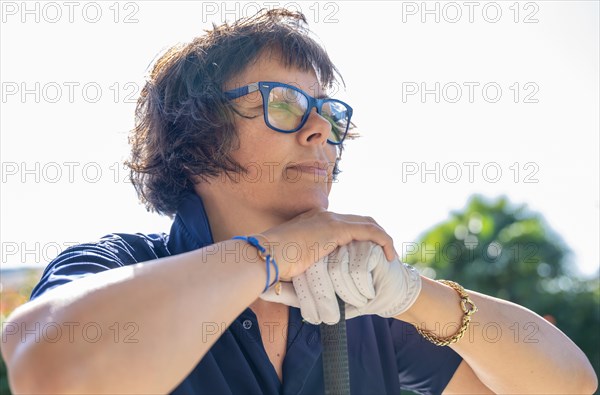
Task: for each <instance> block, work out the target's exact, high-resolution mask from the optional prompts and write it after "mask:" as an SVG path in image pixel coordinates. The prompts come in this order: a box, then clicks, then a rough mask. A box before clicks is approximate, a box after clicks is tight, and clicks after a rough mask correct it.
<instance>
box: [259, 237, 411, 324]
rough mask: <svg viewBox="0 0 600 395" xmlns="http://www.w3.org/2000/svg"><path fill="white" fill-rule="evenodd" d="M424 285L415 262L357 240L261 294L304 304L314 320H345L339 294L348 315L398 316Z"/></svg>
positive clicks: (308, 318)
mask: <svg viewBox="0 0 600 395" xmlns="http://www.w3.org/2000/svg"><path fill="white" fill-rule="evenodd" d="M420 291H421V277H420V275H419V273H418V272H417V271H416V270H415V269H414V268H413V267H412V266H410V265H407V264H405V263H402V262H400V261H399V260H398V259H394V260H393V261H392V262H388V261H387V259H386V257H385V254H384V253H383V249H382V248H381V246H379V245H377V244H375V243H372V242H370V241H353V242H351V243H350V244H347V245H345V246H341V247H339V248H338V249H337V250H335V251H334V252H333V253H331V254H330V255H329V256H326V257H325V258H323V259H321V260H320V261H318V262H316V263H315V264H314V265H313V266H311V267H310V268H308V269H307V270H306V271H305V272H304V273H302V274H300V275H298V276H296V277H293V278H292V283H282V288H281V293H280V295H277V294H276V293H275V291H274V290H273V288H270V289H269V290H268V291H267V292H265V293H263V294H262V295H261V296H260V297H261V299H264V300H267V301H270V302H276V303H283V304H286V305H289V306H294V307H299V308H300V310H301V313H302V317H303V318H304V319H305V320H306V321H308V322H310V323H311V324H315V325H317V324H320V323H322V322H324V323H326V324H330V325H333V324H335V323H337V322H339V320H340V311H339V307H338V303H337V299H336V294H337V295H339V297H340V298H341V299H342V300H343V301H344V302H345V303H346V311H345V313H346V314H345V315H346V319H351V318H354V317H357V316H360V315H365V314H377V315H379V316H382V317H386V318H387V317H394V316H396V315H399V314H401V313H403V312H404V311H406V310H408V309H409V308H410V307H411V306H412V305H413V303H414V302H415V300H416V299H417V297H418V296H419V292H420Z"/></svg>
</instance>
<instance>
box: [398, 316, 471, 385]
mask: <svg viewBox="0 0 600 395" xmlns="http://www.w3.org/2000/svg"><path fill="white" fill-rule="evenodd" d="M390 329H391V332H392V338H393V342H394V348H395V351H396V363H397V364H398V376H399V379H400V386H401V388H403V389H407V390H410V391H414V392H418V393H420V394H426V395H429V394H441V393H442V391H443V390H444V388H446V386H447V385H448V383H449V382H450V379H452V376H453V375H454V372H455V371H456V369H457V368H458V365H460V363H461V361H462V357H461V356H460V355H459V354H458V353H456V352H455V351H454V350H453V349H451V348H450V347H441V346H436V345H435V344H433V343H431V342H429V341H428V340H426V339H425V338H423V337H422V336H421V335H420V334H419V333H418V332H417V330H416V329H415V327H414V326H413V325H411V324H408V323H406V322H403V321H400V320H396V319H391V322H390Z"/></svg>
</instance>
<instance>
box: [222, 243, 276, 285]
mask: <svg viewBox="0 0 600 395" xmlns="http://www.w3.org/2000/svg"><path fill="white" fill-rule="evenodd" d="M231 239H232V240H244V241H245V242H247V243H248V244H250V245H251V246H253V247H255V248H256V249H257V250H258V255H259V256H260V258H261V259H262V260H263V261H265V263H266V266H267V283H266V285H265V289H264V290H263V292H266V291H267V290H268V289H269V287H271V286H272V285H273V284H277V283H278V281H279V267H278V265H277V262H275V259H274V258H273V257H272V256H271V254H269V253H267V250H266V249H265V247H263V246H261V245H260V242H259V241H258V239H256V237H253V236H248V237H246V236H234V237H232V238H231ZM271 263H273V266H275V281H273V283H271V282H270V281H269V280H270V279H271ZM277 293H278V294H279V292H277Z"/></svg>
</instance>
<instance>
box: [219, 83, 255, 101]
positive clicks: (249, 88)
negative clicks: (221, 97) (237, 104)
mask: <svg viewBox="0 0 600 395" xmlns="http://www.w3.org/2000/svg"><path fill="white" fill-rule="evenodd" d="M257 90H258V82H253V83H251V84H248V85H246V86H241V87H239V88H235V89H232V90H229V91H227V92H225V97H227V99H228V100H234V99H237V98H238V97H242V96H244V95H247V94H250V93H252V92H256V91H257Z"/></svg>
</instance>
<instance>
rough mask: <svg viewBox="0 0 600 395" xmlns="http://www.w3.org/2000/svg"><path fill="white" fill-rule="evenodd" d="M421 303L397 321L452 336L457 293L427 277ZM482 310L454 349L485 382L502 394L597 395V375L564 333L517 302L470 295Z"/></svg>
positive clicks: (457, 324) (458, 319)
mask: <svg viewBox="0 0 600 395" xmlns="http://www.w3.org/2000/svg"><path fill="white" fill-rule="evenodd" d="M422 280H423V282H422V284H423V288H422V291H421V294H420V296H419V298H418V299H417V301H416V302H415V304H414V305H413V306H412V307H411V309H409V310H408V311H407V312H405V313H404V314H402V315H400V316H398V317H396V318H397V319H401V320H403V321H406V322H410V323H413V324H417V325H419V326H420V327H421V328H423V329H425V330H428V331H433V332H434V333H435V334H436V335H437V336H440V337H444V336H449V335H452V334H453V333H455V332H456V330H457V328H459V327H460V325H461V318H462V314H463V313H462V310H461V308H460V305H459V296H458V294H457V293H456V291H455V290H453V289H452V288H450V287H448V286H446V285H443V284H441V283H438V282H435V281H432V280H429V279H427V278H425V277H423V278H422ZM468 293H469V294H470V296H471V300H472V301H473V303H475V305H476V306H477V307H478V309H479V311H478V312H477V313H475V314H474V315H472V321H471V325H470V328H469V330H468V331H467V332H466V333H465V335H464V337H463V338H462V339H461V340H460V341H458V343H455V344H452V345H451V346H450V347H452V348H453V349H454V350H455V351H456V352H457V353H459V354H460V355H461V356H462V357H463V359H464V360H465V361H466V362H467V363H468V364H469V365H470V366H471V368H472V369H473V371H474V372H475V373H476V374H477V376H478V377H479V379H480V380H481V381H482V382H483V383H484V384H485V385H486V386H488V387H489V388H490V389H492V390H493V391H494V392H496V393H501V394H509V393H519V394H525V393H528V394H530V393H537V394H541V393H544V394H551V393H560V394H565V393H573V394H575V393H592V392H593V391H594V390H595V386H596V376H595V373H594V371H593V369H592V366H591V364H590V363H589V361H588V359H587V358H586V356H585V355H584V354H583V352H582V351H581V350H580V349H579V348H578V347H577V346H576V345H575V344H574V343H573V342H572V341H571V340H570V339H569V338H568V337H567V336H566V335H564V334H563V333H562V332H561V331H560V330H558V329H557V328H556V327H555V326H553V325H552V324H550V323H549V322H547V321H546V320H544V319H543V318H542V317H540V316H539V315H537V314H535V313H533V312H532V311H530V310H528V309H526V308H524V307H522V306H518V305H516V304H514V303H511V302H507V301H504V300H500V299H497V298H493V297H490V296H487V295H483V294H480V293H477V292H474V291H468Z"/></svg>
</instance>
